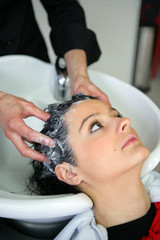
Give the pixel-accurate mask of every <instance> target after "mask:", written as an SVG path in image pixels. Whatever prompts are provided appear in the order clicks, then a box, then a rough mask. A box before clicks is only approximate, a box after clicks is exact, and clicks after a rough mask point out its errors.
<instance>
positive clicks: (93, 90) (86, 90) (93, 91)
mask: <svg viewBox="0 0 160 240" xmlns="http://www.w3.org/2000/svg"><path fill="white" fill-rule="evenodd" d="M77 83H78V84H73V86H72V93H73V94H74V93H78V92H82V93H83V94H85V95H91V96H94V97H97V98H99V99H100V100H103V101H105V102H107V103H108V104H109V105H111V104H110V101H109V98H108V97H107V95H106V94H104V93H103V92H102V91H101V90H100V89H99V88H98V87H97V86H95V85H94V84H93V83H92V82H91V81H90V79H89V77H81V76H79V77H78V78H77Z"/></svg>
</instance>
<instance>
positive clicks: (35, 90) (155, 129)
mask: <svg viewBox="0 0 160 240" xmlns="http://www.w3.org/2000/svg"><path fill="white" fill-rule="evenodd" d="M89 75H90V78H91V79H92V81H93V82H94V83H95V84H96V85H97V86H99V87H100V88H101V89H102V90H103V91H104V92H106V93H107V94H108V96H109V98H110V101H111V103H112V106H113V107H115V108H116V109H118V110H119V111H120V112H121V113H122V114H123V115H124V116H127V117H130V118H131V122H132V125H133V127H134V128H135V129H136V130H137V132H138V133H139V135H140V137H141V139H142V141H143V142H144V144H145V145H146V146H147V147H148V148H149V149H150V151H151V155H150V157H149V158H148V160H147V161H146V162H145V164H144V167H143V170H142V175H144V174H145V173H147V172H149V171H151V170H152V169H154V167H156V166H157V164H158V162H159V160H160V134H159V133H160V111H159V109H158V108H157V106H156V105H155V104H154V103H153V102H152V101H151V100H150V99H149V98H148V97H146V96H145V95H144V94H143V93H142V92H140V91H139V90H137V89H136V88H134V87H132V86H130V85H128V84H125V83H124V82H121V81H120V80H118V79H115V78H113V77H111V76H108V75H106V74H102V73H99V72H95V71H89ZM55 77H56V75H55V69H54V65H52V64H47V63H44V62H42V61H40V60H37V59H35V58H32V57H27V56H22V55H21V56H20V55H19V56H14V55H12V56H5V57H0V89H1V90H2V91H4V92H7V93H12V94H14V95H17V96H20V97H23V98H25V99H27V100H30V101H32V102H34V103H35V104H36V105H37V106H38V107H40V108H42V109H44V108H45V107H46V106H47V105H48V104H50V103H53V102H55V99H54V97H53V83H54V79H55ZM26 123H27V124H28V125H29V126H31V127H33V128H34V129H36V130H40V129H41V128H42V125H43V123H42V122H41V121H40V120H38V119H36V118H34V117H30V118H28V119H27V120H26ZM0 139H1V144H0V217H7V218H13V219H23V220H29V221H33V222H34V221H40V222H41V221H42V222H52V221H53V222H54V221H61V220H63V219H67V218H70V217H71V216H73V215H75V214H76V213H79V212H82V211H85V210H87V209H88V208H91V207H92V202H91V201H90V199H89V198H88V197H87V196H86V195H85V194H82V193H80V194H76V195H72V194H71V195H65V196H54V197H53V196H49V197H47V196H46V197H37V196H30V195H29V194H28V193H27V191H26V182H27V179H28V177H29V175H30V174H31V166H30V165H29V161H30V160H29V159H26V158H23V157H22V156H20V154H19V153H18V152H17V150H16V149H15V147H14V146H13V144H12V143H11V142H10V141H9V140H8V139H7V138H6V137H5V136H4V133H3V131H2V129H1V128H0Z"/></svg>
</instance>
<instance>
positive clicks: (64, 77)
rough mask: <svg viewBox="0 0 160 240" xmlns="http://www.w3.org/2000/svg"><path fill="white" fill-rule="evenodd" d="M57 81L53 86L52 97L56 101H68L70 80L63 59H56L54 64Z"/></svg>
mask: <svg viewBox="0 0 160 240" xmlns="http://www.w3.org/2000/svg"><path fill="white" fill-rule="evenodd" d="M55 67H56V72H57V79H56V81H55V84H54V97H55V99H56V100H58V101H66V100H69V99H70V80H69V77H68V72H67V68H66V63H65V60H64V58H60V57H58V58H57V59H56V63H55Z"/></svg>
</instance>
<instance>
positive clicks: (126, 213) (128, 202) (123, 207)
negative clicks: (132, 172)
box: [92, 178, 150, 228]
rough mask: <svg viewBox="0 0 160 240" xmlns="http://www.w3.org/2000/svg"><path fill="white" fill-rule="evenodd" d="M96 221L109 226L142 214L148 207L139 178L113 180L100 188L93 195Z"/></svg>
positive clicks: (145, 192)
mask: <svg viewBox="0 0 160 240" xmlns="http://www.w3.org/2000/svg"><path fill="white" fill-rule="evenodd" d="M92 199H93V202H94V214H95V218H96V221H97V223H99V224H101V225H103V226H104V227H106V228H107V227H111V226H114V225H119V224H122V223H126V222H129V221H132V220H135V219H137V218H140V217H142V216H144V215H145V214H146V213H147V212H148V210H149V208H150V200H149V197H148V194H147V191H146V189H145V187H144V185H143V184H142V182H141V180H140V178H139V179H137V180H135V179H134V182H133V181H131V180H130V181H125V182H124V181H121V180H119V181H118V184H117V182H116V180H115V181H113V182H112V184H109V185H107V186H106V187H105V188H104V187H103V188H101V190H100V191H98V192H97V193H96V194H94V196H93V198H92Z"/></svg>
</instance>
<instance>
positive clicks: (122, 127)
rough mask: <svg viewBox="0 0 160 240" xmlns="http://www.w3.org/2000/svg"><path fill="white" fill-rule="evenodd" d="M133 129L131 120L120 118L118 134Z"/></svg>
mask: <svg viewBox="0 0 160 240" xmlns="http://www.w3.org/2000/svg"><path fill="white" fill-rule="evenodd" d="M130 127H131V121H130V119H129V118H120V119H119V124H118V132H119V133H123V132H125V131H126V130H128V129H129V128H130Z"/></svg>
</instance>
